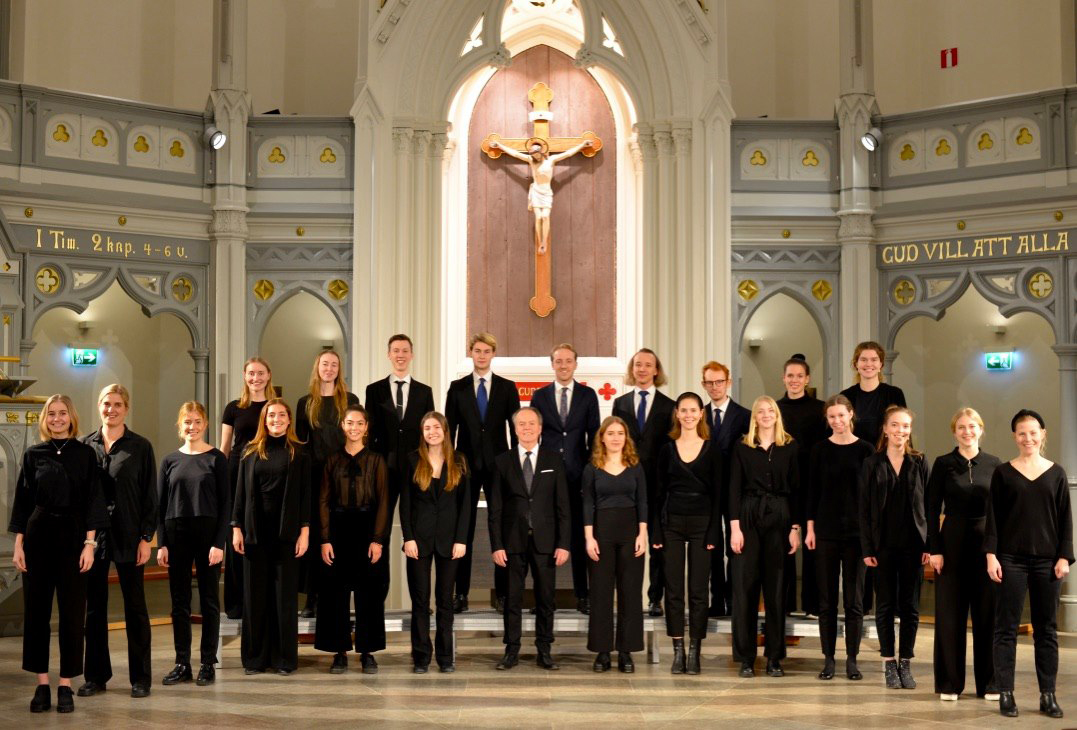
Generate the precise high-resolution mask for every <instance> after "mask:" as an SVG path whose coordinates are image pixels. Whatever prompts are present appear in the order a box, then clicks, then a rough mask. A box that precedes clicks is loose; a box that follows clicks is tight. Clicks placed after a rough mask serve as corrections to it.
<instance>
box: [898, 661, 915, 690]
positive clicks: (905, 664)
mask: <svg viewBox="0 0 1077 730" xmlns="http://www.w3.org/2000/svg"><path fill="white" fill-rule="evenodd" d="M898 678H899V679H900V680H901V686H902V688H903V689H916V680H915V679H913V678H912V662H911V661H910V660H908V659H902V660H900V661H899V662H898Z"/></svg>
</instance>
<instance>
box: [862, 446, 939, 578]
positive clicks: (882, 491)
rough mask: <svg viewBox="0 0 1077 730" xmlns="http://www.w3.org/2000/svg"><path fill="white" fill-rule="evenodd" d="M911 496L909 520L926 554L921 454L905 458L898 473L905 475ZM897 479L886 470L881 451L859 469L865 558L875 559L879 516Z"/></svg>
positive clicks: (924, 473)
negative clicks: (918, 534) (904, 473)
mask: <svg viewBox="0 0 1077 730" xmlns="http://www.w3.org/2000/svg"><path fill="white" fill-rule="evenodd" d="M906 470H907V474H908V479H909V483H910V486H911V487H912V493H911V494H910V495H909V500H910V501H911V502H912V519H913V522H914V523H915V525H916V531H917V532H919V533H920V538H921V539H922V540H923V541H924V546H925V547H924V550H925V551H926V550H927V547H926V546H927V514H926V511H927V510H926V498H925V495H924V493H925V490H926V488H927V460H926V459H925V458H924V456H923V454H920V455H917V456H912V455H910V454H906V455H905V459H904V463H903V465H902V471H906ZM897 486H898V484H897V477H895V475H894V470H893V468H892V467H891V466H890V459H889V458H887V456H886V452H885V451H878V452H876V453H874V454H872V455H871V456H869V457H868V458H866V459H864V463H863V464H862V465H861V467H860V549H861V552H862V553H863V555H864V556H865V557H876V556H878V554H879V549H880V547H881V543H882V534H883V526H882V514H883V509H884V508H885V507H886V501H887V498H888V497H889V496H890V492H891V490H893V489H894V488H896V487H897Z"/></svg>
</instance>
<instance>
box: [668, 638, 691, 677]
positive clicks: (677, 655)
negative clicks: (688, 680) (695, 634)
mask: <svg viewBox="0 0 1077 730" xmlns="http://www.w3.org/2000/svg"><path fill="white" fill-rule="evenodd" d="M686 668H687V661H686V660H685V658H684V639H674V640H673V666H671V667H670V668H669V673H670V674H684V672H685V669H686Z"/></svg>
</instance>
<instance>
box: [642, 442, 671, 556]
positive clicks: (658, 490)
mask: <svg viewBox="0 0 1077 730" xmlns="http://www.w3.org/2000/svg"><path fill="white" fill-rule="evenodd" d="M675 448H677V447H676V446H675V445H673V446H670V445H666V446H662V447H661V448H660V449H659V450H658V466H657V469H656V471H655V479H654V480H655V489H654V503H653V504H652V505H651V510H652V511H651V513H650V525H649V531H650V534H651V544H652V545H665V544H666V531H665V529H664V527H663V525H662V513H663V512H664V511H665V507H666V496H667V494H668V489H669V460H670V458H671V457H670V452H669V450H670V449H675Z"/></svg>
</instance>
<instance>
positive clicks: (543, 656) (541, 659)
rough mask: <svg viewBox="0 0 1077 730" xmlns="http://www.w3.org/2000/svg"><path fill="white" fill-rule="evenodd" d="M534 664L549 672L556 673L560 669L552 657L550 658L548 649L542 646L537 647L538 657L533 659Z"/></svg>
mask: <svg viewBox="0 0 1077 730" xmlns="http://www.w3.org/2000/svg"><path fill="white" fill-rule="evenodd" d="M535 664H538V665H539V667H541V668H542V669H547V670H549V671H556V670H558V669H560V668H561V667H560V665H558V663H557V662H555V661H554V660H553V657H552V656H550V648H549V647H543V646H540V647H538V656H537V657H535Z"/></svg>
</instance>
